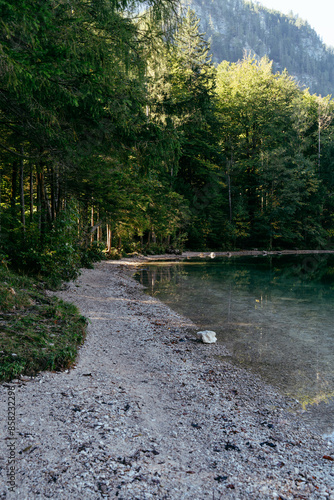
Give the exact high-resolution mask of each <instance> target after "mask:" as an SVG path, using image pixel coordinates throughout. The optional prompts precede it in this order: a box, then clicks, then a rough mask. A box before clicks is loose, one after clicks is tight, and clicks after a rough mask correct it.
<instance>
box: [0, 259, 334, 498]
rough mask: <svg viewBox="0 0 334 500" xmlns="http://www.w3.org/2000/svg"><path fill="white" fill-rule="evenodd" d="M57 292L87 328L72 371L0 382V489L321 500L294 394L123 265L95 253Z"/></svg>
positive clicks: (330, 494)
mask: <svg viewBox="0 0 334 500" xmlns="http://www.w3.org/2000/svg"><path fill="white" fill-rule="evenodd" d="M58 295H59V296H61V298H63V299H64V300H67V301H70V302H73V303H75V304H76V305H77V306H78V307H79V308H80V310H81V312H82V314H83V315H85V316H86V317H88V318H89V319H90V324H89V328H88V332H89V333H88V337H87V340H86V342H85V344H84V346H83V347H82V348H81V350H80V355H79V358H78V363H77V365H76V367H75V368H74V369H73V370H70V371H68V372H63V373H42V374H40V375H39V376H37V377H35V378H33V379H30V378H27V377H26V378H23V379H21V380H18V381H14V383H11V384H3V385H2V386H0V404H1V406H0V415H1V416H5V417H4V418H2V420H1V424H0V425H1V427H0V432H1V436H2V439H1V454H0V499H7V498H15V499H20V500H24V499H27V500H31V499H35V498H36V499H44V498H52V499H64V500H65V499H66V500H68V499H70V500H72V499H73V500H74V499H78V500H79V499H80V500H81V499H87V500H89V499H99V498H118V499H123V500H132V499H140V500H144V499H151V498H155V499H159V500H160V499H161V500H162V499H173V500H174V499H175V500H179V499H192V500H203V499H206V498H208V499H210V500H213V499H215V500H217V499H224V500H225V499H247V500H249V499H279V498H280V499H281V500H288V499H294V498H301V499H318V498H321V499H330V500H334V462H333V460H331V458H333V457H334V448H333V444H332V445H329V443H325V442H324V441H322V439H321V438H320V437H319V436H316V435H315V434H313V433H312V432H311V431H310V430H308V429H307V428H304V427H303V424H301V423H300V422H299V421H298V418H297V417H295V416H294V412H293V410H296V404H297V403H296V402H294V401H290V400H287V399H285V398H283V397H282V396H281V395H280V394H279V393H277V392H276V391H275V389H273V388H271V387H269V386H267V385H266V384H264V383H263V382H262V381H261V379H260V378H259V377H256V376H254V375H253V374H250V373H248V372H246V371H244V370H242V369H239V368H236V367H234V366H232V365H231V364H230V363H229V361H228V359H229V358H228V352H227V351H226V350H225V348H224V346H222V345H219V344H215V345H205V344H201V343H199V342H198V341H197V340H196V337H195V331H196V327H195V325H194V324H192V323H191V321H190V320H187V319H186V318H183V317H181V316H179V315H178V314H176V313H174V312H173V311H172V310H170V309H169V308H168V307H167V306H165V305H164V304H162V303H160V302H159V301H157V300H155V299H153V298H150V297H148V296H146V295H144V294H143V291H142V287H141V286H140V285H139V284H138V283H136V282H135V281H134V280H132V279H131V278H130V276H129V270H128V268H127V267H126V266H124V265H122V264H115V263H112V262H102V263H99V264H97V265H96V267H95V269H94V270H84V271H83V273H82V275H81V276H80V277H79V278H78V280H77V281H76V282H75V283H70V284H69V286H68V289H67V290H66V291H63V292H60V293H58ZM9 386H11V387H12V386H13V387H15V402H16V434H15V437H16V440H15V459H16V463H15V467H16V479H15V480H16V488H15V491H14V492H10V491H9V490H8V485H6V483H7V472H8V466H7V465H6V464H7V462H8V460H9V458H10V450H11V448H10V446H9V444H8V443H12V442H13V440H10V439H8V437H9V436H8V429H7V423H6V415H7V407H8V394H9V389H8V387H9ZM4 438H5V439H4ZM6 438H7V439H6ZM9 486H10V485H9Z"/></svg>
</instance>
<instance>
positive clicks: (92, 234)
mask: <svg viewBox="0 0 334 500" xmlns="http://www.w3.org/2000/svg"><path fill="white" fill-rule="evenodd" d="M90 224H91V227H92V228H93V227H94V205H92V208H91V214H90ZM93 241H94V232H93V231H92V233H91V235H90V243H91V244H92V243H93Z"/></svg>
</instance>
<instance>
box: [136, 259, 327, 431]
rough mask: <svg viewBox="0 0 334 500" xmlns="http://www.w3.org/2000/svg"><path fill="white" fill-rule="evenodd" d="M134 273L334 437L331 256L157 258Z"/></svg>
mask: <svg viewBox="0 0 334 500" xmlns="http://www.w3.org/2000/svg"><path fill="white" fill-rule="evenodd" d="M135 277H136V279H137V280H139V281H140V282H141V283H142V284H143V285H144V286H145V287H146V291H147V293H149V294H150V295H153V296H156V297H157V298H159V299H160V300H161V301H163V302H165V303H166V304H168V305H169V306H170V307H171V308H172V309H174V310H175V311H177V312H179V313H181V314H183V315H184V316H187V317H189V318H190V319H192V320H193V321H194V322H195V323H196V324H197V325H198V327H199V329H207V330H214V331H215V332H216V333H217V338H218V342H222V343H224V344H225V345H226V346H227V348H228V349H229V351H230V353H231V356H230V357H229V359H230V360H231V361H232V362H233V363H234V364H238V365H240V366H243V367H244V368H247V369H248V370H251V371H254V372H256V373H259V374H260V375H261V376H262V378H263V379H264V380H266V381H267V382H269V383H270V384H272V385H274V386H275V387H277V388H278V389H279V390H280V391H281V392H283V393H284V394H286V395H288V396H290V397H293V398H295V399H297V400H298V401H299V402H300V403H301V405H302V408H303V413H302V416H303V418H304V419H305V420H307V421H309V422H310V423H311V424H312V425H313V427H315V428H316V430H317V431H318V432H320V433H322V434H323V435H326V436H330V437H331V438H332V439H334V326H333V303H334V256H333V254H314V255H310V254H308V255H298V256H291V255H289V256H261V257H259V256H258V257H230V258H228V257H224V258H213V259H207V258H205V259H188V260H184V261H181V262H159V263H157V262H156V263H154V264H149V265H145V266H143V267H142V268H140V269H139V270H138V271H137V273H136V275H135Z"/></svg>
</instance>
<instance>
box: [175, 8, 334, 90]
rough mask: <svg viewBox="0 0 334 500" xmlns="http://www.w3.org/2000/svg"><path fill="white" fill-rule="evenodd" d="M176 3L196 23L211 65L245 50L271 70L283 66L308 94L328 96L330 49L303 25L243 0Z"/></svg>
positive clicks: (332, 78) (333, 72)
mask: <svg viewBox="0 0 334 500" xmlns="http://www.w3.org/2000/svg"><path fill="white" fill-rule="evenodd" d="M181 1H182V5H183V8H185V9H186V8H187V7H190V8H191V9H193V10H194V11H195V12H196V14H197V16H198V17H199V18H200V19H201V29H202V31H203V32H205V33H206V36H207V38H208V40H209V41H210V42H211V51H212V54H213V61H214V62H216V63H220V62H221V61H223V60H227V61H231V62H236V61H237V60H238V59H241V58H242V57H243V54H244V52H245V51H246V52H251V53H253V54H255V55H256V56H257V57H263V56H265V55H267V56H268V57H269V59H271V60H273V61H274V70H275V71H282V70H284V69H285V68H286V69H287V70H288V72H289V73H290V74H291V75H293V76H294V77H295V78H296V80H297V81H298V82H299V83H300V85H301V86H304V87H308V88H309V89H310V92H311V93H317V94H321V95H322V96H324V95H327V94H333V95H334V48H332V47H327V46H326V45H325V44H324V43H323V42H322V40H321V38H320V37H319V35H318V34H317V33H316V32H315V31H314V30H313V29H312V28H311V26H310V25H309V24H308V23H307V22H306V21H303V20H302V19H301V18H299V17H297V16H294V15H292V14H291V15H285V14H282V13H280V12H278V11H274V10H269V9H267V8H265V7H263V6H262V5H260V4H259V3H252V2H248V1H246V0H181Z"/></svg>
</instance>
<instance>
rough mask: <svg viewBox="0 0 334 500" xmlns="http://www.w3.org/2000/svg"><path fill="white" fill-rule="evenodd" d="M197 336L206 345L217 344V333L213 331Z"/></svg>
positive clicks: (206, 331)
mask: <svg viewBox="0 0 334 500" xmlns="http://www.w3.org/2000/svg"><path fill="white" fill-rule="evenodd" d="M197 335H198V336H199V337H200V338H201V340H202V342H203V343H204V344H214V343H215V342H217V338H216V332H212V331H211V330H203V331H202V332H197Z"/></svg>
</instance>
